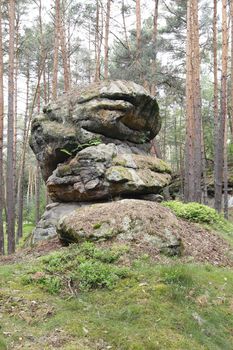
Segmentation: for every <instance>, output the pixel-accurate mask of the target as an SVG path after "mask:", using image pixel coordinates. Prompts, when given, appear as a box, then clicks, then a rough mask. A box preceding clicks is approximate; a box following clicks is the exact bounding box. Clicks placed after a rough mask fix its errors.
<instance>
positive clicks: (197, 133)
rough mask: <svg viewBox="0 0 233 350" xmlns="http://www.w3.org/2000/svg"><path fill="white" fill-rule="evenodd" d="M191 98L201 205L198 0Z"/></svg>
mask: <svg viewBox="0 0 233 350" xmlns="http://www.w3.org/2000/svg"><path fill="white" fill-rule="evenodd" d="M192 18H193V26H192V27H193V64H194V66H193V74H194V78H193V84H194V86H193V89H194V93H193V97H194V127H195V129H194V176H195V196H194V200H195V201H196V202H199V203H201V200H202V188H201V179H202V172H203V160H202V117H201V84H200V52H199V47H200V45H199V21H198V0H193V6H192Z"/></svg>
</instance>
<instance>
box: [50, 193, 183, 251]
mask: <svg viewBox="0 0 233 350" xmlns="http://www.w3.org/2000/svg"><path fill="white" fill-rule="evenodd" d="M181 229H182V228H181V227H180V223H179V221H178V220H177V218H176V216H175V215H174V214H172V213H171V212H170V211H169V210H168V209H167V208H163V207H162V206H160V205H159V204H157V203H153V202H149V201H143V200H135V199H125V200H121V201H115V202H110V203H99V204H93V205H89V206H86V207H82V208H79V209H76V210H74V211H73V212H72V213H70V214H68V215H66V216H65V217H63V218H62V219H61V220H60V221H59V223H58V226H57V230H58V233H59V235H60V238H61V239H62V240H63V241H65V242H83V241H85V240H90V241H99V240H109V239H110V240H119V241H124V242H134V243H137V242H140V243H141V242H144V243H145V244H147V245H151V246H153V247H156V248H158V249H159V250H160V251H161V252H164V253H166V254H169V255H179V254H181V252H182V243H181V240H180V238H179V231H180V230H181Z"/></svg>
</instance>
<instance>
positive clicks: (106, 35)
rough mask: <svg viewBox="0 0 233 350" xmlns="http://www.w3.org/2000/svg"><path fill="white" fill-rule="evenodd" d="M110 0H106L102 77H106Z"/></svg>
mask: <svg viewBox="0 0 233 350" xmlns="http://www.w3.org/2000/svg"><path fill="white" fill-rule="evenodd" d="M110 11H111V0H107V13H106V21H105V40H104V79H108V56H109V55H108V53H109V44H108V38H109V24H110Z"/></svg>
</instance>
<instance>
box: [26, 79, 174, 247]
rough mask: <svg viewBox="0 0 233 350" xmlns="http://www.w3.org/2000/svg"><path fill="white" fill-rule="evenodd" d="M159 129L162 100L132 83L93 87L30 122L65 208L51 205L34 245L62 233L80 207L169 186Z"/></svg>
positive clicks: (52, 189) (51, 187) (52, 191)
mask: <svg viewBox="0 0 233 350" xmlns="http://www.w3.org/2000/svg"><path fill="white" fill-rule="evenodd" d="M160 125H161V121H160V116H159V108H158V104H157V102H156V100H155V99H154V98H152V97H151V96H150V95H149V94H148V93H147V91H146V90H145V89H144V88H143V87H141V86H139V85H137V84H135V83H133V82H126V81H107V82H101V83H95V84H92V85H90V86H89V87H87V88H85V89H83V90H81V91H79V90H77V89H76V90H73V91H71V92H70V93H68V94H65V95H63V96H62V97H60V98H59V99H58V100H57V101H54V102H51V103H50V104H49V105H48V106H46V107H45V108H44V110H43V114H42V115H39V116H37V117H35V118H34V119H33V121H32V132H31V140H30V145H31V148H32V149H33V151H34V153H35V155H36V157H37V160H38V161H39V164H40V167H41V170H42V174H43V178H44V180H45V181H46V184H47V189H48V193H49V195H50V198H51V200H52V201H53V202H59V203H61V204H57V205H55V204H53V205H52V206H51V205H50V207H49V208H48V210H47V211H46V213H45V214H44V215H43V217H42V220H41V222H40V223H39V224H38V227H37V229H36V230H35V233H34V240H38V239H42V238H43V237H47V236H52V235H54V234H56V227H55V221H58V220H59V219H60V218H61V216H62V215H63V214H65V216H66V217H67V218H68V217H69V215H71V214H68V213H71V211H72V210H73V209H74V208H76V207H78V208H79V207H83V206H84V205H85V206H86V205H87V204H88V203H89V204H90V202H92V203H93V202H98V201H105V202H108V201H112V200H116V199H119V198H121V197H123V198H140V199H143V198H146V196H148V198H150V199H151V198H154V196H155V195H158V194H159V193H160V192H161V190H162V189H163V187H165V186H167V185H168V184H169V183H170V180H171V169H170V168H169V166H168V165H167V164H166V163H164V162H163V161H162V160H160V159H157V158H155V157H152V156H151V155H150V153H149V150H150V142H149V141H150V140H151V139H152V138H154V136H155V135H157V133H158V132H159V130H160ZM65 203H67V204H65ZM119 203H124V205H125V202H121V201H120V202H119ZM129 203H130V202H127V208H128V207H129V206H130V204H129ZM68 204H69V205H68ZM108 205H109V209H110V206H111V205H112V204H111V203H106V204H105V205H104V207H103V210H106V211H108ZM132 205H133V206H134V205H135V202H134V201H133V199H132ZM86 209H87V210H88V207H86ZM80 210H85V209H83V208H81V209H80ZM90 210H91V207H90ZM122 210H123V211H124V206H123V207H122ZM155 216H156V215H155ZM122 219H123V218H122ZM141 219H142V218H141ZM141 219H140V220H141ZM75 220H76V219H75ZM87 220H88V217H87ZM139 226H140V225H139ZM61 227H63V226H60V229H59V232H61ZM142 229H143V227H142ZM125 234H126V233H125ZM145 234H146V233H145ZM61 236H62V233H61ZM87 237H88V235H87ZM164 237H165V240H167V241H169V239H170V238H169V239H168V237H167V236H166V234H164Z"/></svg>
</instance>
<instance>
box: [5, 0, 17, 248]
mask: <svg viewBox="0 0 233 350" xmlns="http://www.w3.org/2000/svg"><path fill="white" fill-rule="evenodd" d="M8 9H9V68H8V123H7V178H6V189H7V234H8V254H12V253H14V251H15V193H14V189H15V184H14V179H15V176H14V54H15V50H14V35H15V0H9V5H8Z"/></svg>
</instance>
